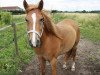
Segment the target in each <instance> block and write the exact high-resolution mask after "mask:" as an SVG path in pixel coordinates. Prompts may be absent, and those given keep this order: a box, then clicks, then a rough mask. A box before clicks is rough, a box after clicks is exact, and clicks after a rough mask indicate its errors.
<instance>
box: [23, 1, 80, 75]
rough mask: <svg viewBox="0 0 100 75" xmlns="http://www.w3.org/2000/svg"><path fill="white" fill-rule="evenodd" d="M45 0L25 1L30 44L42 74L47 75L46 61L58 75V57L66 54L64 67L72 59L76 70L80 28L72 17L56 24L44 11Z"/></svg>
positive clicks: (73, 67) (72, 68)
mask: <svg viewBox="0 0 100 75" xmlns="http://www.w3.org/2000/svg"><path fill="white" fill-rule="evenodd" d="M43 5H44V2H43V0H40V2H39V4H37V5H34V4H28V3H27V2H26V0H24V1H23V6H24V8H25V11H26V17H25V20H26V23H27V32H28V37H29V38H28V39H29V45H30V46H31V47H32V48H34V51H35V53H36V54H37V55H38V59H39V62H40V65H41V67H40V70H41V75H45V65H46V61H49V62H50V64H51V67H52V75H57V73H56V65H57V57H58V56H60V55H62V54H63V55H64V59H63V61H62V62H63V68H67V67H66V62H67V61H68V60H69V59H72V60H73V62H72V66H71V70H72V71H75V57H76V50H77V45H78V42H79V39H80V29H79V27H78V25H77V24H76V22H74V21H73V20H71V19H64V20H63V21H61V22H59V23H58V24H56V25H55V24H54V23H53V22H52V21H51V19H50V18H49V17H48V16H47V15H46V14H45V13H44V12H43V10H42V9H43Z"/></svg>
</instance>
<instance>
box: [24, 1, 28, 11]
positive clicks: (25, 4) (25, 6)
mask: <svg viewBox="0 0 100 75" xmlns="http://www.w3.org/2000/svg"><path fill="white" fill-rule="evenodd" d="M23 6H24V8H25V9H27V8H28V3H27V2H26V0H24V1H23Z"/></svg>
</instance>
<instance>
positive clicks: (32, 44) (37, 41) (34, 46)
mask: <svg viewBox="0 0 100 75" xmlns="http://www.w3.org/2000/svg"><path fill="white" fill-rule="evenodd" d="M34 44H36V45H34ZM29 45H30V46H31V47H32V48H36V47H40V46H41V41H40V40H36V43H32V41H31V40H29Z"/></svg>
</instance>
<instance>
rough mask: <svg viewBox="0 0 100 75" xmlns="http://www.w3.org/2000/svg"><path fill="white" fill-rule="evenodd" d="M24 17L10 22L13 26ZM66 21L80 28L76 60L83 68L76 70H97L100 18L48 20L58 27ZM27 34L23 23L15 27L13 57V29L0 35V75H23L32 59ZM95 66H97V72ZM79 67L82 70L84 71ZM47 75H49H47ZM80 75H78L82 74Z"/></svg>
mask: <svg viewBox="0 0 100 75" xmlns="http://www.w3.org/2000/svg"><path fill="white" fill-rule="evenodd" d="M24 17H25V15H14V16H13V22H15V23H19V22H24ZM65 18H68V19H73V20H75V21H76V22H77V24H78V25H79V26H80V30H81V40H80V44H79V49H78V57H79V58H78V61H77V63H78V64H82V65H80V66H81V67H79V66H77V67H78V69H80V68H83V70H88V69H89V70H91V68H94V69H97V70H98V69H99V68H100V66H99V65H100V61H98V60H100V57H99V55H100V47H99V46H100V14H94V13H87V14H86V13H53V14H51V19H52V21H53V22H54V23H58V22H60V21H61V20H63V19H65ZM5 26H7V25H2V26H0V28H1V27H5ZM26 30H27V29H26V24H25V23H23V24H20V25H17V36H18V47H19V56H15V48H14V43H13V33H12V32H13V30H12V27H10V28H7V29H6V30H3V31H0V75H17V74H18V73H19V72H21V71H23V68H24V69H25V65H26V64H28V63H29V62H30V61H31V60H32V58H33V57H34V55H35V53H34V51H33V50H32V49H31V48H30V47H29V45H28V40H27V33H26ZM19 37H20V38H19ZM91 62H92V63H91ZM31 63H33V62H31ZM35 63H36V62H35ZM86 64H87V65H86ZM91 64H92V65H93V66H95V65H96V66H95V67H91ZM33 65H34V64H33ZM88 65H89V66H90V68H87V67H86V66H88ZM97 65H98V66H99V67H98V68H96V67H97ZM30 66H32V65H30ZM82 66H85V68H86V69H85V68H84V67H82ZM28 67H29V66H28ZM60 67H61V66H60ZM77 67H76V68H77ZM78 69H77V71H78ZM94 69H92V70H91V71H88V72H91V73H87V74H85V73H84V74H83V73H82V74H83V75H92V71H94ZM83 70H82V71H83ZM77 71H76V72H77ZM28 72H29V71H28ZM64 72H65V71H64ZM83 72H86V71H83ZM25 73H27V71H25ZM97 73H98V74H97ZM59 74H61V73H59ZM93 74H94V75H99V74H100V71H98V72H93ZM47 75H50V74H49V73H48V74H47ZM62 75H63V74H62ZM70 75H71V74H70ZM76 75H77V74H76ZM79 75H81V73H80V74H79Z"/></svg>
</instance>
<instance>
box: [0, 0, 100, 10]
mask: <svg viewBox="0 0 100 75" xmlns="http://www.w3.org/2000/svg"><path fill="white" fill-rule="evenodd" d="M26 1H27V2H28V3H29V4H30V3H31V4H32V3H33V4H37V3H38V2H39V1H40V0H26ZM0 6H1V7H3V6H19V7H21V8H23V0H0ZM44 9H47V10H61V11H81V10H87V11H91V10H100V0H44Z"/></svg>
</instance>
